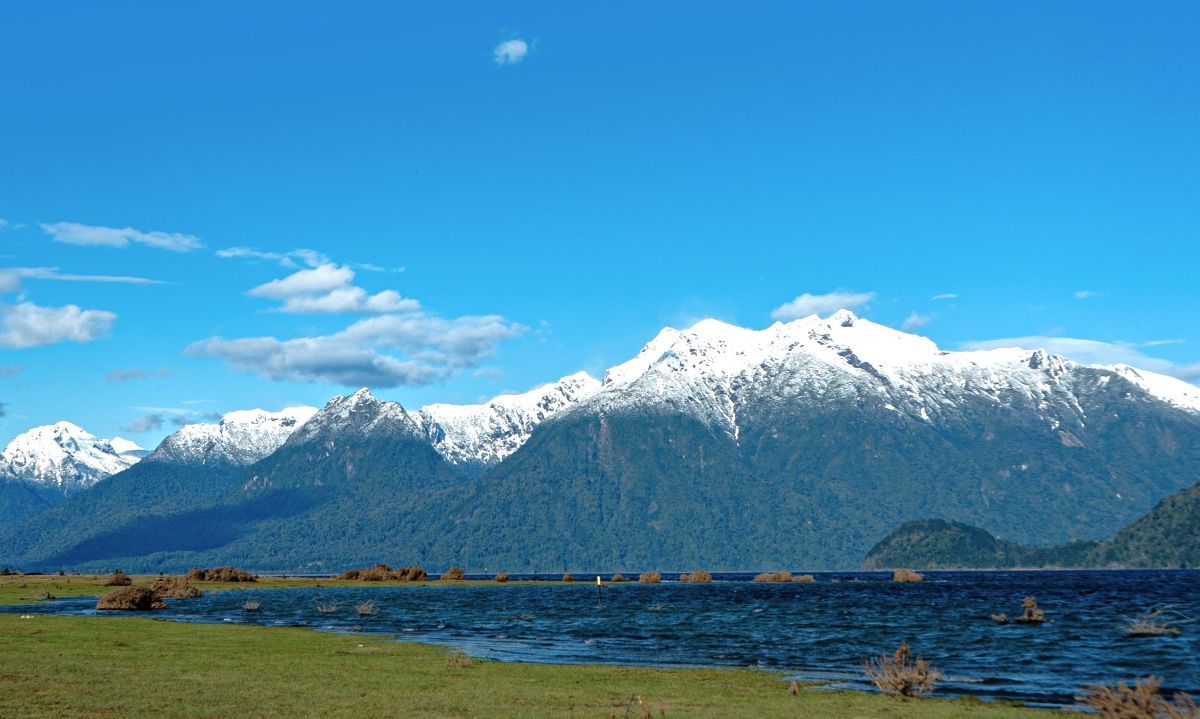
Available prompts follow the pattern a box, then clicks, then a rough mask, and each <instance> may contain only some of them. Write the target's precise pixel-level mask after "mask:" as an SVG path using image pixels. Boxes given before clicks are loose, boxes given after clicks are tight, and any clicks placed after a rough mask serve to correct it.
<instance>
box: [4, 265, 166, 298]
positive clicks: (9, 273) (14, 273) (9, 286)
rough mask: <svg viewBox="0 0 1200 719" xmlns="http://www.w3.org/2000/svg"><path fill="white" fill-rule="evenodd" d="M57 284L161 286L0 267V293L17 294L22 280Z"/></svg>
mask: <svg viewBox="0 0 1200 719" xmlns="http://www.w3.org/2000/svg"><path fill="white" fill-rule="evenodd" d="M30 279H32V280H55V281H58V282H115V283H120V284H129V285H162V284H166V283H165V282H163V281H162V280H152V279H149V278H146V277H131V276H128V275H77V274H72V273H69V272H59V271H58V268H57V267H0V292H17V291H19V290H20V289H21V283H22V281H23V280H30Z"/></svg>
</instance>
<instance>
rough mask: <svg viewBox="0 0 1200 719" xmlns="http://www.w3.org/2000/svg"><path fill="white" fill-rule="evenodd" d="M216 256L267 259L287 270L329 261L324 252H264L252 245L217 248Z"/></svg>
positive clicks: (302, 250) (314, 265)
mask: <svg viewBox="0 0 1200 719" xmlns="http://www.w3.org/2000/svg"><path fill="white" fill-rule="evenodd" d="M217 257H225V258H229V259H251V260H267V261H269V262H278V263H279V264H280V265H281V266H282V267H284V268H286V269H289V270H297V269H300V267H316V266H317V265H320V264H324V263H326V262H329V261H330V260H329V258H328V257H327V256H326V255H325V254H324V253H322V252H317V251H316V250H306V249H297V250H290V251H288V252H266V251H263V250H256V249H254V248H253V247H227V248H225V249H222V250H217Z"/></svg>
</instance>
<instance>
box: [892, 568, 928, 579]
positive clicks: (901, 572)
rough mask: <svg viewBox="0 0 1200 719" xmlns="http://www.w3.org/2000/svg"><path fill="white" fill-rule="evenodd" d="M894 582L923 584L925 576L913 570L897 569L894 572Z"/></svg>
mask: <svg viewBox="0 0 1200 719" xmlns="http://www.w3.org/2000/svg"><path fill="white" fill-rule="evenodd" d="M892 581H893V582H923V581H925V575H924V574H918V573H916V572H914V571H913V570H911V569H897V570H896V571H894V572H892Z"/></svg>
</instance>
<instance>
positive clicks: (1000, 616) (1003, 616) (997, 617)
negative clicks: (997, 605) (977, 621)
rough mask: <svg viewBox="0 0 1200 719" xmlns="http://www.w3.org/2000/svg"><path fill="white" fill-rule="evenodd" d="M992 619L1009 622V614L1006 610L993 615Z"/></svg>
mask: <svg viewBox="0 0 1200 719" xmlns="http://www.w3.org/2000/svg"><path fill="white" fill-rule="evenodd" d="M992 621H993V622H995V623H997V624H1008V615H1007V614H1005V613H1004V612H1000V613H999V614H993V615H992Z"/></svg>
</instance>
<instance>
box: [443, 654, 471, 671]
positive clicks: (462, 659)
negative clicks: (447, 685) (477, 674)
mask: <svg viewBox="0 0 1200 719" xmlns="http://www.w3.org/2000/svg"><path fill="white" fill-rule="evenodd" d="M446 666H448V667H454V668H455V669H466V668H468V667H470V666H471V657H470V656H468V655H467V654H466V653H465V652H450V653H449V654H447V655H446Z"/></svg>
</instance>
